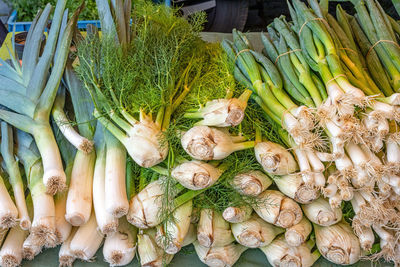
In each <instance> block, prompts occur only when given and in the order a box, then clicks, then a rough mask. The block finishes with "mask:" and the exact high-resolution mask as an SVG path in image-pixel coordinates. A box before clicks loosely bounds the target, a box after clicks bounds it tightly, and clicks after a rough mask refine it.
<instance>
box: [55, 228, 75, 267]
mask: <svg viewBox="0 0 400 267" xmlns="http://www.w3.org/2000/svg"><path fill="white" fill-rule="evenodd" d="M77 230H78V227H74V228H73V229H72V231H71V234H70V235H69V236H68V238H67V240H65V241H64V242H63V243H62V245H61V247H60V251H59V252H58V261H59V262H60V267H72V264H73V263H74V261H75V258H76V257H75V255H74V252H73V251H72V250H71V247H70V244H71V241H72V239H73V238H74V235H75V233H76V231H77Z"/></svg>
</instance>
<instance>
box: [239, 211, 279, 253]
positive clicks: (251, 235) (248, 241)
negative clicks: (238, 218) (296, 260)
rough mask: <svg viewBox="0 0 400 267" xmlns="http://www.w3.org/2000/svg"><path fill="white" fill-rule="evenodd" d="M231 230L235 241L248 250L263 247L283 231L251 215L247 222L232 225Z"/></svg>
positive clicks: (255, 215)
mask: <svg viewBox="0 0 400 267" xmlns="http://www.w3.org/2000/svg"><path fill="white" fill-rule="evenodd" d="M231 229H232V234H233V236H234V237H235V239H236V241H237V242H238V243H239V244H241V245H243V246H245V247H249V248H258V247H264V246H266V245H268V244H269V243H271V242H272V240H274V239H275V237H276V236H277V235H279V234H281V233H283V232H284V231H285V230H284V229H283V228H279V227H276V226H274V225H272V224H269V223H267V222H266V221H264V220H263V219H261V218H260V217H259V216H258V215H257V214H253V215H252V216H251V217H250V219H248V220H247V221H244V222H241V223H233V224H232V225H231Z"/></svg>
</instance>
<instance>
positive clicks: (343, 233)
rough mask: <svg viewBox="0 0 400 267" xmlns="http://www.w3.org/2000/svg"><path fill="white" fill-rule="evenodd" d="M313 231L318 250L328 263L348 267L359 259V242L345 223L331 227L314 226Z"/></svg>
mask: <svg viewBox="0 0 400 267" xmlns="http://www.w3.org/2000/svg"><path fill="white" fill-rule="evenodd" d="M314 230H315V238H316V243H317V247H318V250H319V252H320V253H321V255H322V256H324V258H326V259H327V260H329V261H330V262H333V263H335V264H341V265H350V264H354V263H356V262H357V261H358V260H359V259H360V257H361V248H360V242H359V240H358V238H357V236H355V235H354V233H353V230H352V229H351V227H350V226H349V225H348V224H347V223H345V222H340V223H337V224H334V225H331V226H319V225H317V224H314Z"/></svg>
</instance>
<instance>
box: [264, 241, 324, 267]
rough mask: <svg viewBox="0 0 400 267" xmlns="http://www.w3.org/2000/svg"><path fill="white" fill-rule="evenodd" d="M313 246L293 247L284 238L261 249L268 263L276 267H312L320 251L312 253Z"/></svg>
mask: <svg viewBox="0 0 400 267" xmlns="http://www.w3.org/2000/svg"><path fill="white" fill-rule="evenodd" d="M310 246H311V245H309V244H301V245H300V246H297V247H291V246H290V245H289V244H288V243H287V242H286V240H285V238H284V237H283V236H279V237H277V238H275V240H274V241H272V242H271V243H270V244H269V245H267V246H265V247H261V248H260V249H261V251H262V252H264V254H265V256H267V260H268V262H269V263H270V264H271V265H272V266H274V267H278V266H296V267H311V266H312V265H313V264H314V263H315V262H316V261H317V259H318V258H319V256H320V254H319V253H318V251H317V250H316V251H314V252H311V248H312V247H310Z"/></svg>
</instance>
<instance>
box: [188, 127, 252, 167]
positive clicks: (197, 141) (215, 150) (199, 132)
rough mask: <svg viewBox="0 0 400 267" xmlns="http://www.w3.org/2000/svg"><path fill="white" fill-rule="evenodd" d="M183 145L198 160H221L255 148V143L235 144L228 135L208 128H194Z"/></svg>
mask: <svg viewBox="0 0 400 267" xmlns="http://www.w3.org/2000/svg"><path fill="white" fill-rule="evenodd" d="M181 143H182V147H183V149H184V150H185V151H186V153H188V154H189V155H190V156H191V157H192V158H194V159H197V160H221V159H224V158H226V157H227V156H229V155H230V154H231V153H233V152H235V151H238V150H243V149H248V148H252V147H254V142H253V141H247V142H240V143H235V142H234V139H233V137H232V136H231V135H229V134H228V133H226V132H224V131H221V130H219V129H217V128H211V127H208V126H194V127H193V128H191V129H190V130H189V131H187V132H186V133H185V134H184V135H183V136H182V138H181Z"/></svg>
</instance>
